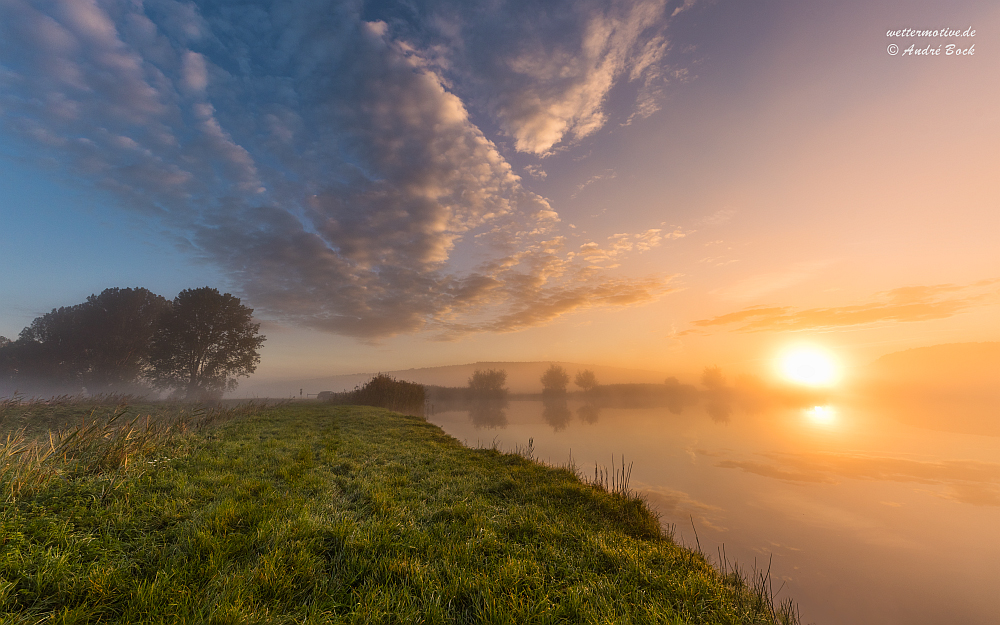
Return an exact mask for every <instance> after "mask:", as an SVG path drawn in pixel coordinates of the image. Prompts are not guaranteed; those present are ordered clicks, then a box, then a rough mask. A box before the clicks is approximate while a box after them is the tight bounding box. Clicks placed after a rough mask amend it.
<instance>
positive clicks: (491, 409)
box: [469, 397, 507, 429]
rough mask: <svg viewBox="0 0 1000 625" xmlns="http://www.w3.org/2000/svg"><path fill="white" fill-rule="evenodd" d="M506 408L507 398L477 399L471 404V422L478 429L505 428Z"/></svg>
mask: <svg viewBox="0 0 1000 625" xmlns="http://www.w3.org/2000/svg"><path fill="white" fill-rule="evenodd" d="M506 408H507V398H506V397H502V398H497V397H475V398H473V399H472V401H471V402H470V403H469V420H471V421H472V424H473V425H474V426H476V427H477V428H491V429H492V428H505V427H507V411H506Z"/></svg>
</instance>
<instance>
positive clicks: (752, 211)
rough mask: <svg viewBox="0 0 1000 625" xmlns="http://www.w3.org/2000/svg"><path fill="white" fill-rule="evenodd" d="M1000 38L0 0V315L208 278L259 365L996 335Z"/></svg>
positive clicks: (856, 17)
mask: <svg viewBox="0 0 1000 625" xmlns="http://www.w3.org/2000/svg"><path fill="white" fill-rule="evenodd" d="M902 29H915V30H919V31H924V30H927V31H931V30H936V31H938V33H937V35H936V36H935V35H934V34H924V33H916V34H912V33H897V32H896V31H900V30H902ZM943 30H955V31H958V33H957V34H956V33H943V32H941V31H943ZM973 30H974V31H975V34H974V35H972V34H971V32H972V31H973ZM890 31H891V32H890ZM966 33H970V34H968V35H966ZM998 43H1000V5H997V4H996V3H992V2H981V1H968V0H966V1H957V2H950V3H943V2H939V1H933V2H932V1H919V0H916V1H904V0H897V1H892V2H890V1H883V2H862V1H845V2H819V1H816V2H810V1H807V2H801V1H767V0H761V1H736V0H715V1H704V0H683V1H679V0H672V1H670V2H662V1H658V0H648V1H647V0H635V1H632V2H609V1H581V0H576V1H573V2H559V1H552V2H545V3H534V2H502V1H493V2H484V3H468V2H461V1H447V0H430V1H407V2H333V1H324V0H309V1H296V2H243V3H239V4H238V5H235V4H233V3H229V2H196V3H186V2H178V1H176V0H148V1H144V0H120V1H105V0H51V1H37V2H36V1H26V0H0V189H2V190H3V191H2V193H0V226H2V230H0V232H2V237H0V267H3V269H4V270H3V271H2V272H0V335H3V336H7V337H9V338H15V337H16V335H17V334H18V333H19V332H20V330H21V328H23V327H24V326H26V325H28V324H29V323H30V322H31V320H32V319H33V318H34V317H36V316H39V315H41V314H44V313H46V312H48V311H49V310H51V309H53V308H56V307H59V306H66V305H72V304H76V303H80V302H82V301H84V300H85V299H86V297H87V296H88V295H90V294H92V293H99V292H100V291H102V290H103V289H105V288H109V287H135V286H141V287H145V288H148V289H150V290H152V291H153V292H155V293H159V294H161V295H164V296H166V297H168V298H172V297H173V296H175V295H176V294H177V293H178V292H179V291H181V290H182V289H185V288H197V287H200V286H205V285H210V286H214V287H217V288H219V289H220V290H223V291H228V292H232V293H233V294H235V295H237V296H239V297H241V298H242V299H243V302H244V303H245V304H247V305H249V306H251V307H253V308H254V309H255V311H256V312H255V314H256V317H257V319H258V320H259V321H260V322H261V323H262V331H263V333H264V334H266V335H267V337H268V339H267V343H266V344H265V346H264V348H263V351H262V361H261V364H260V367H259V368H258V373H257V375H258V376H261V377H264V378H282V377H287V378H291V377H296V376H305V375H309V376H320V375H334V374H340V373H351V372H357V371H375V370H392V369H402V368H410V367H424V366H439V365H447V364H457V363H466V362H475V361H534V360H560V361H572V362H582V363H599V364H605V365H611V366H621V367H629V368H645V369H654V370H661V371H670V372H679V373H681V374H682V375H684V374H695V373H696V372H698V371H700V370H701V369H702V368H703V367H705V366H708V365H719V366H721V367H722V368H723V369H724V370H726V371H741V372H762V371H765V370H771V369H773V364H774V362H775V359H776V354H778V353H779V352H780V351H781V350H782V349H785V348H787V347H788V346H789V345H794V344H814V345H818V346H822V347H824V348H825V349H827V350H829V351H830V352H831V353H833V354H835V355H836V358H837V359H838V360H839V361H840V362H841V363H842V365H843V366H844V368H845V370H848V371H849V370H850V369H851V368H852V367H856V366H861V365H862V364H863V363H867V362H871V361H872V360H874V359H876V358H878V357H880V356H882V355H884V354H888V353H891V352H897V351H901V350H905V349H912V348H918V347H924V346H930V345H936V344H944V343H961V342H984V341H998V340H1000V326H998V324H997V323H996V320H997V319H998V318H1000V316H998V313H1000V262H998V261H1000V252H998V251H997V250H998V248H997V244H996V239H997V236H998V234H1000V183H998V179H1000V178H998V175H997V172H998V171H1000V148H998V147H997V146H1000V115H998V107H997V104H996V103H997V102H1000V81H997V80H996V77H997V76H998V75H1000V74H998V71H1000V46H998ZM893 45H895V46H897V47H896V48H895V52H896V53H895V54H891V53H890V52H891V51H892V46H893ZM948 45H953V46H954V48H950V49H949V48H947V46H948ZM938 49H940V54H918V52H920V51H924V50H926V51H928V52H934V51H936V50H938ZM970 49H971V50H970ZM953 50H959V51H967V52H971V54H962V55H959V54H947V52H949V51H953Z"/></svg>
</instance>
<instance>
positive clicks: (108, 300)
mask: <svg viewBox="0 0 1000 625" xmlns="http://www.w3.org/2000/svg"><path fill="white" fill-rule="evenodd" d="M169 310H170V302H169V301H168V300H167V299H166V298H165V297H163V296H161V295H157V294H155V293H152V292H150V291H148V290H147V289H143V288H135V289H120V288H111V289H104V290H103V291H101V294H100V295H91V296H90V297H88V298H87V303H86V304H85V305H84V307H83V311H82V312H83V319H82V325H83V327H84V332H85V333H86V343H87V354H86V362H85V365H86V370H85V372H84V375H83V379H84V382H85V384H86V386H87V389H88V390H102V389H104V390H113V389H114V390H121V389H127V388H129V387H135V386H136V385H137V384H138V382H139V380H141V379H142V378H143V377H144V376H145V375H146V374H147V373H148V372H149V350H150V345H151V343H152V340H153V336H154V335H155V334H156V332H157V330H158V329H159V327H160V323H161V321H162V319H163V318H164V315H166V314H167V312H168V311H169Z"/></svg>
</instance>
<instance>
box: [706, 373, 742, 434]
mask: <svg viewBox="0 0 1000 625" xmlns="http://www.w3.org/2000/svg"><path fill="white" fill-rule="evenodd" d="M701 383H702V384H704V385H705V387H706V388H707V389H708V390H706V391H704V396H705V411H706V412H708V416H710V417H712V421H715V422H716V423H729V417H730V415H732V413H733V399H734V397H733V390H732V389H730V388H729V387H727V386H726V378H725V376H723V375H722V370H721V369H719V368H718V367H705V371H704V372H703V373H702V374H701Z"/></svg>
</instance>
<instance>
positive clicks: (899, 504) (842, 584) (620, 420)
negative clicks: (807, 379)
mask: <svg viewBox="0 0 1000 625" xmlns="http://www.w3.org/2000/svg"><path fill="white" fill-rule="evenodd" d="M945 418H946V416H945ZM430 421H431V422H433V423H435V424H437V425H439V426H441V427H442V428H443V429H444V430H445V431H446V432H448V433H449V434H451V435H452V436H454V437H456V438H458V439H459V440H462V441H464V442H465V443H466V444H467V445H470V446H486V447H489V446H491V445H494V444H496V445H499V446H500V447H502V448H503V449H505V450H511V449H514V448H515V447H517V446H521V447H524V446H526V445H527V444H528V441H529V440H531V441H532V442H533V447H534V453H535V457H536V458H538V459H540V460H543V461H547V462H549V463H552V464H560V465H561V464H566V463H567V462H569V461H570V458H571V457H572V460H573V462H574V463H575V464H576V465H577V467H578V468H579V469H580V471H581V472H582V473H584V474H585V475H586V474H589V475H591V476H592V475H593V470H594V466H595V463H597V464H599V465H601V466H602V467H606V466H608V465H610V464H611V462H612V455H614V462H615V463H616V464H619V463H620V462H621V458H622V456H624V458H625V462H626V463H632V465H633V467H632V478H631V486H632V487H633V488H634V489H637V490H640V491H641V492H643V493H644V494H645V496H646V497H647V499H648V500H649V502H650V504H651V505H652V507H653V508H654V509H656V510H657V511H658V512H659V513H660V515H661V520H662V522H663V523H664V524H675V526H676V536H677V538H679V539H680V540H682V541H684V542H685V543H687V544H689V545H693V544H694V542H695V534H694V532H695V529H692V524H693V526H694V528H696V531H697V536H698V539H699V540H700V543H701V547H702V548H703V550H704V551H705V552H706V553H709V554H712V555H715V554H718V553H719V552H720V551H721V548H722V546H723V545H724V547H725V553H726V554H727V556H728V558H730V559H733V558H736V559H738V561H739V562H740V563H741V564H753V563H754V561H755V560H756V563H757V565H758V566H763V567H765V568H766V567H767V566H768V564H769V562H770V567H771V575H772V576H773V577H774V579H775V581H776V584H775V588H778V587H779V586H782V585H783V588H782V589H781V594H780V597H786V596H790V597H792V598H793V599H795V600H796V601H797V602H798V604H799V606H800V608H801V612H802V617H803V619H802V620H803V623H817V624H819V625H862V624H871V625H876V624H877V625H887V624H892V623H900V624H903V623H905V624H907V625H921V624H926V625H940V624H942V623H968V624H979V623H982V624H986V623H997V622H1000V621H998V619H1000V617H998V615H1000V593H998V583H1000V536H998V530H1000V462H998V460H1000V437H995V436H983V435H976V434H968V433H964V434H963V433H950V432H945V431H936V430H930V429H925V428H921V427H915V426H911V425H906V424H903V423H901V422H900V421H897V420H894V419H891V418H887V417H885V416H883V415H881V414H880V413H879V412H878V411H875V410H873V409H866V408H864V407H863V406H846V405H845V406H821V407H819V409H812V408H810V409H806V410H803V409H782V410H769V411H766V412H761V413H758V414H743V413H736V414H731V415H725V414H719V413H718V412H717V411H714V412H713V411H712V410H711V408H710V407H707V408H703V407H688V408H686V409H684V410H683V411H681V412H680V413H676V412H671V411H670V410H669V409H668V408H607V407H605V408H598V407H595V406H593V405H590V404H587V403H585V402H583V401H582V400H574V399H570V400H569V401H568V402H563V403H560V402H554V403H553V402H549V403H548V404H547V405H546V404H543V403H542V402H541V401H510V402H508V403H507V405H506V407H502V408H500V407H496V406H494V407H493V408H492V409H486V408H483V407H479V408H478V409H473V410H447V411H438V412H436V413H435V414H433V415H432V416H431V417H430ZM715 559H718V556H716V558H715Z"/></svg>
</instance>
